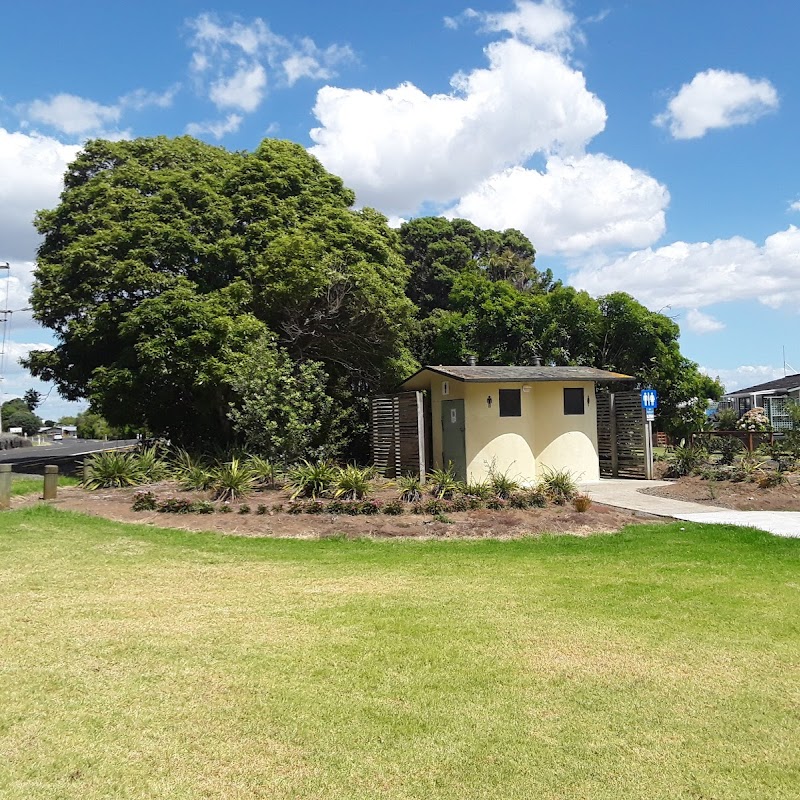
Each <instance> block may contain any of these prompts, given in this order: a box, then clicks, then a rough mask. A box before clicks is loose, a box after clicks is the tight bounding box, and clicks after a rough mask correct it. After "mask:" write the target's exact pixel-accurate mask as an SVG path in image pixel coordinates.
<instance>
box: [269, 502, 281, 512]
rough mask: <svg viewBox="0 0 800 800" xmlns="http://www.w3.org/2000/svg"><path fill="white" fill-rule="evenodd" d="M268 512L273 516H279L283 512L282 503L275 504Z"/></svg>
mask: <svg viewBox="0 0 800 800" xmlns="http://www.w3.org/2000/svg"><path fill="white" fill-rule="evenodd" d="M270 510H271V511H272V513H273V514H280V513H281V512H282V511H283V503H275V504H274V505H273V506H272V508H271V509H270Z"/></svg>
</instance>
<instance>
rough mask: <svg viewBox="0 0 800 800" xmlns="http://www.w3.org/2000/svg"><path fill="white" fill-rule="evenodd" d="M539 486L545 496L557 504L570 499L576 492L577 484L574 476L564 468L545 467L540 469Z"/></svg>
mask: <svg viewBox="0 0 800 800" xmlns="http://www.w3.org/2000/svg"><path fill="white" fill-rule="evenodd" d="M539 487H540V488H541V489H542V491H543V492H544V493H545V495H546V496H548V497H549V498H551V499H552V500H553V501H554V502H555V503H559V504H563V503H565V502H566V501H568V500H572V498H573V497H575V495H576V494H577V493H578V484H577V483H576V481H575V477H574V476H573V474H572V473H571V472H570V471H569V470H566V469H558V470H554V469H548V468H546V467H545V469H543V470H542V477H541V479H540V480H539Z"/></svg>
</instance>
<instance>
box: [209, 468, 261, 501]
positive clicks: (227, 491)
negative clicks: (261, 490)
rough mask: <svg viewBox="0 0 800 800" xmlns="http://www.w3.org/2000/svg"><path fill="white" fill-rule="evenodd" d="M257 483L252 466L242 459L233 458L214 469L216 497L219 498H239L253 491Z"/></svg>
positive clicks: (228, 499) (213, 486) (227, 499)
mask: <svg viewBox="0 0 800 800" xmlns="http://www.w3.org/2000/svg"><path fill="white" fill-rule="evenodd" d="M255 483H256V479H255V477H254V475H253V473H252V471H251V470H250V468H249V467H248V466H247V465H246V464H244V463H243V462H242V461H241V460H240V459H238V458H232V459H231V460H230V461H226V462H225V463H224V464H221V465H220V466H218V467H217V468H216V469H215V470H214V483H213V485H212V488H213V489H214V497H215V498H216V499H217V500H226V501H231V500H239V499H240V498H243V497H247V496H248V495H249V494H250V493H251V492H252V491H253V488H254V487H255Z"/></svg>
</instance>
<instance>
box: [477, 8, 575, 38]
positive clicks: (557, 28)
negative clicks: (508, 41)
mask: <svg viewBox="0 0 800 800" xmlns="http://www.w3.org/2000/svg"><path fill="white" fill-rule="evenodd" d="M514 5H515V9H514V11H507V12H500V13H496V14H495V13H477V14H475V16H476V17H477V18H478V19H479V20H480V21H481V23H482V25H483V28H484V29H485V30H487V31H508V32H509V33H511V34H512V35H513V36H516V37H517V38H519V39H522V40H524V41H526V42H530V43H531V44H533V45H536V46H537V47H544V48H553V49H555V50H568V49H569V48H570V47H571V46H572V41H573V38H575V37H576V36H577V33H576V31H575V27H574V26H575V17H574V16H573V15H572V14H571V13H569V12H568V11H567V10H566V9H565V8H564V5H563V3H561V2H558V0H549V2H547V1H546V2H542V3H534V2H531V0H515V3H514Z"/></svg>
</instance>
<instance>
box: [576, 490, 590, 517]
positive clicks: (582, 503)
mask: <svg viewBox="0 0 800 800" xmlns="http://www.w3.org/2000/svg"><path fill="white" fill-rule="evenodd" d="M572 507H573V508H574V509H575V510H576V511H578V512H580V513H581V514H583V513H584V512H585V511H588V510H589V509H590V508H591V507H592V498H591V497H589V495H588V494H576V495H575V497H573V498H572Z"/></svg>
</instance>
